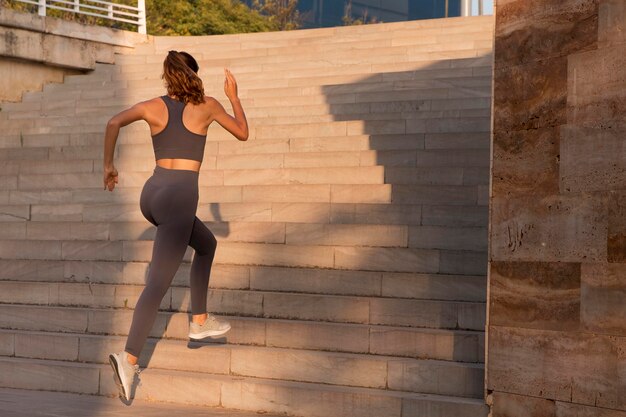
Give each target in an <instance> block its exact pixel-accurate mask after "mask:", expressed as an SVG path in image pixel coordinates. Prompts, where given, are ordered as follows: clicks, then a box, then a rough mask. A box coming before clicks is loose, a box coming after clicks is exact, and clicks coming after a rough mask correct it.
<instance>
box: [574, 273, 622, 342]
mask: <svg viewBox="0 0 626 417" xmlns="http://www.w3.org/2000/svg"><path fill="white" fill-rule="evenodd" d="M624 297H626V264H624V263H620V264H616V263H609V264H607V263H583V264H582V266H581V288H580V319H581V325H582V328H583V329H584V330H586V331H590V332H595V333H602V334H614V335H616V336H619V335H624V334H625V333H626V303H625V302H624V299H625V298H624Z"/></svg>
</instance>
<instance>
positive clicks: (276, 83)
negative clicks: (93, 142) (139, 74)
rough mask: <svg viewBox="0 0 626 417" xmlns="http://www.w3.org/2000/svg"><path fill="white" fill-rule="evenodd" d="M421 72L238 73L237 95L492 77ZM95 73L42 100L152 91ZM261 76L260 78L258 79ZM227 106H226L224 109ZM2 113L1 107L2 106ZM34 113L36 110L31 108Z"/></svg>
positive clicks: (483, 66)
mask: <svg viewBox="0 0 626 417" xmlns="http://www.w3.org/2000/svg"><path fill="white" fill-rule="evenodd" d="M420 65H422V66H423V67H422V68H415V69H414V71H411V72H409V73H403V72H387V73H379V74H376V75H373V76H372V74H369V75H370V76H369V77H367V78H365V79H364V78H363V75H362V74H338V75H329V76H316V75H315V74H312V75H310V76H308V77H299V78H291V79H286V78H280V77H276V76H275V75H274V74H273V73H262V74H259V73H256V72H243V73H237V82H238V84H239V85H238V87H239V89H238V91H239V92H240V93H242V98H243V97H244V94H245V95H246V96H247V94H248V93H247V92H248V91H249V90H250V89H258V88H279V87H298V86H300V87H310V88H318V89H322V88H326V87H329V86H334V85H337V86H341V85H344V86H345V87H344V88H347V87H348V86H349V85H352V86H355V87H357V86H358V87H359V88H365V87H366V86H368V85H371V84H379V83H383V82H406V81H411V80H435V81H445V80H455V79H457V78H467V77H477V78H480V77H491V72H492V66H491V64H489V63H483V62H482V61H477V62H476V63H475V65H469V63H466V65H465V66H457V67H450V68H434V69H430V68H429V67H428V66H425V64H424V63H422V64H420ZM432 66H441V64H440V63H436V62H433V63H432ZM96 74H97V73H96V72H94V73H91V74H85V75H83V76H82V77H83V78H82V79H80V82H78V79H77V80H76V82H74V83H71V84H66V83H63V84H59V83H50V84H46V85H44V87H43V91H42V92H41V93H40V94H41V95H42V96H43V97H49V98H50V100H54V99H58V98H57V94H58V92H59V91H63V92H68V91H72V92H74V91H76V92H80V93H81V94H80V99H81V100H96V99H99V100H106V99H108V100H112V99H114V98H115V97H116V96H117V95H118V94H119V92H120V91H119V90H122V89H128V88H133V89H144V88H150V87H154V85H155V83H154V81H152V80H150V79H143V80H134V81H133V82H132V83H129V82H128V80H121V79H116V80H111V79H110V76H109V79H104V80H103V79H102V77H104V75H103V74H98V77H96ZM261 75H263V77H261ZM202 78H203V84H204V87H205V91H220V90H221V88H222V87H223V79H220V78H219V75H218V74H210V75H205V74H204V73H203V74H202ZM118 101H121V103H120V105H125V104H127V103H126V102H125V101H122V100H120V99H118ZM23 103H25V104H26V103H27V104H31V105H32V104H36V102H35V101H27V102H23ZM6 104H7V106H6V109H7V110H10V109H11V108H13V106H12V104H17V103H6ZM227 104H228V103H225V105H227ZM3 109H4V106H3ZM32 109H34V110H36V108H32Z"/></svg>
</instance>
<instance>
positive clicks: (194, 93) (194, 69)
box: [161, 51, 204, 104]
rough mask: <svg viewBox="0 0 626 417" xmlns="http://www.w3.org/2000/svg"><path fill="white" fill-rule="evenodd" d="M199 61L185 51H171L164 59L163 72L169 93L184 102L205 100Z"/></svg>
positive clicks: (162, 75) (194, 102) (162, 76)
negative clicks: (199, 72) (199, 73)
mask: <svg viewBox="0 0 626 417" xmlns="http://www.w3.org/2000/svg"><path fill="white" fill-rule="evenodd" d="M198 70H199V67H198V62H196V60H195V59H194V57H192V56H191V55H190V54H188V53H187V52H184V51H169V52H168V53H167V56H166V57H165V61H163V74H161V78H162V79H163V80H165V87H166V88H167V94H168V95H171V96H176V97H177V98H178V99H179V100H181V101H183V102H184V103H188V102H191V103H193V104H200V103H203V102H204V85H203V84H202V80H201V79H200V77H199V76H198Z"/></svg>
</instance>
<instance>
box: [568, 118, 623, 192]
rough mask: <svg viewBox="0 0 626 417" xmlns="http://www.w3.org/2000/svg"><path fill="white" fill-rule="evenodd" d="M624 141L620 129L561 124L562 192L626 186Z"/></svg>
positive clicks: (612, 188) (611, 188)
mask: <svg viewBox="0 0 626 417" xmlns="http://www.w3.org/2000/svg"><path fill="white" fill-rule="evenodd" d="M604 120H606V119H604ZM623 142H624V139H623V131H622V130H618V131H615V129H597V128H584V127H579V126H574V125H565V126H561V149H560V155H561V162H560V164H559V174H560V175H559V176H560V185H561V187H560V188H561V192H563V193H578V192H594V191H603V190H614V189H623V188H626V175H624V173H626V147H625V146H624V143H623Z"/></svg>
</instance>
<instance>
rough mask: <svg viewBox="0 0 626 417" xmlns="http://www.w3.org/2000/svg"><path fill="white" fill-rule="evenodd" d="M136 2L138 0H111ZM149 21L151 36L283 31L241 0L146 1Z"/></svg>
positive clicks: (61, 14) (31, 8)
mask: <svg viewBox="0 0 626 417" xmlns="http://www.w3.org/2000/svg"><path fill="white" fill-rule="evenodd" d="M109 1H111V2H112V3H119V4H128V5H136V4H137V3H136V1H135V0H109ZM0 6H3V7H8V8H11V9H14V10H18V11H25V12H31V13H37V6H36V5H32V4H26V3H21V2H18V1H16V0H0ZM47 15H48V16H52V17H58V18H61V19H66V20H72V21H76V22H80V23H84V24H91V25H102V26H108V27H112V28H116V29H124V30H130V31H136V30H137V26H136V25H133V24H130V23H124V22H116V21H113V20H109V19H105V18H100V17H96V16H88V15H81V14H77V13H74V12H67V11H62V10H55V9H48V10H47ZM146 24H147V32H148V34H150V35H157V36H173V35H219V34H226V33H245V32H266V31H275V30H280V28H279V25H278V23H277V22H275V21H274V20H272V19H271V18H270V17H269V16H264V15H262V14H261V13H260V12H259V11H258V10H253V9H251V8H250V7H248V6H247V5H246V4H244V3H242V2H240V1H238V0H146Z"/></svg>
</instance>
